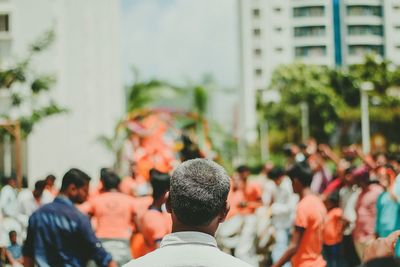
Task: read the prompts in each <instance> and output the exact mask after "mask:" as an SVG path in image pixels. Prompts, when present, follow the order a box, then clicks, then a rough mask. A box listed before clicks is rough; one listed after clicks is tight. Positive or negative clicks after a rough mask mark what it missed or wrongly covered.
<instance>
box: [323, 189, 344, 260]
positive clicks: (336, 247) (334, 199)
mask: <svg viewBox="0 0 400 267" xmlns="http://www.w3.org/2000/svg"><path fill="white" fill-rule="evenodd" d="M325 207H326V209H327V210H328V218H327V219H326V222H325V228H324V257H325V260H326V261H327V263H328V267H340V266H343V263H342V253H341V252H342V240H343V219H342V217H343V211H342V209H341V208H339V191H335V192H333V193H331V194H330V195H329V196H328V198H327V199H326V200H325Z"/></svg>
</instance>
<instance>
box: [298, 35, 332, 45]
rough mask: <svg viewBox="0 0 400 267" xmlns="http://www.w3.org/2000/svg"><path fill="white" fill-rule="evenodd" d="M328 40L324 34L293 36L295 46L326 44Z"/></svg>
mask: <svg viewBox="0 0 400 267" xmlns="http://www.w3.org/2000/svg"><path fill="white" fill-rule="evenodd" d="M330 41H331V40H330V39H329V38H326V36H305V37H294V45H295V46H326V45H328V43H329V42H330Z"/></svg>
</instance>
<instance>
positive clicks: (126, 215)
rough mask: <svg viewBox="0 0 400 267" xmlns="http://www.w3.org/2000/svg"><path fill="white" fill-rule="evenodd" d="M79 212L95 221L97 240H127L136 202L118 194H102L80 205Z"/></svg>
mask: <svg viewBox="0 0 400 267" xmlns="http://www.w3.org/2000/svg"><path fill="white" fill-rule="evenodd" d="M79 208H80V210H81V211H82V212H84V213H88V214H92V216H93V218H94V219H95V220H96V223H97V227H96V236H97V237H98V238H114V239H129V238H130V237H131V235H132V231H133V229H134V224H133V218H134V216H135V215H136V202H135V199H134V198H133V197H131V196H127V195H125V194H122V193H120V192H104V193H102V194H100V195H98V196H97V197H93V198H92V199H90V200H89V201H87V202H86V203H84V204H82V205H81V206H80V207H79Z"/></svg>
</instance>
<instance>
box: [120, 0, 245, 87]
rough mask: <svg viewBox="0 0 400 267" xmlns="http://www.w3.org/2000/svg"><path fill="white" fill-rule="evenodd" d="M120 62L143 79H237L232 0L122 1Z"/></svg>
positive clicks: (227, 82)
mask: <svg viewBox="0 0 400 267" xmlns="http://www.w3.org/2000/svg"><path fill="white" fill-rule="evenodd" d="M122 3H123V5H122V6H123V11H122V15H123V21H122V27H123V32H122V33H123V36H122V38H123V39H122V42H123V63H124V78H125V81H127V80H128V78H129V77H130V67H131V66H135V67H137V68H138V69H139V71H140V74H141V77H142V78H151V77H157V78H162V79H167V80H169V81H173V82H185V81H186V80H187V79H189V80H192V81H199V80H200V79H201V78H202V77H203V76H204V74H208V73H211V74H212V75H213V76H214V78H215V79H216V81H217V82H219V83H220V84H222V85H225V86H230V87H231V86H232V87H233V86H236V85H237V81H238V77H237V76H238V75H237V74H238V54H237V42H238V39H237V16H236V14H237V11H236V1H235V0H175V1H166V0H152V1H149V0H135V2H133V4H132V0H123V1H122Z"/></svg>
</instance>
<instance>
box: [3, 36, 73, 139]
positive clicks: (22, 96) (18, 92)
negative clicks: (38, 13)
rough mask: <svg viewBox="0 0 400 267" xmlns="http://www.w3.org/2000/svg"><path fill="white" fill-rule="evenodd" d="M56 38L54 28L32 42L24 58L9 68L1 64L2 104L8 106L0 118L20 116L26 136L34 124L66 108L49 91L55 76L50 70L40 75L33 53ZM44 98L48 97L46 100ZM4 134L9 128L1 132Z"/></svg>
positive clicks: (11, 118) (8, 118) (17, 118)
mask: <svg viewBox="0 0 400 267" xmlns="http://www.w3.org/2000/svg"><path fill="white" fill-rule="evenodd" d="M54 39H55V35H54V32H53V31H48V32H46V33H44V34H43V36H41V37H40V38H39V39H37V40H36V41H35V42H34V43H33V44H32V45H31V46H30V48H29V51H28V55H27V56H26V58H25V59H23V60H21V61H19V62H17V63H15V64H14V65H13V66H11V67H8V68H1V67H0V91H3V99H2V101H3V105H4V106H3V107H6V110H4V111H3V112H1V114H0V118H1V119H5V120H19V121H20V123H21V129H22V135H23V137H27V136H28V135H29V133H31V131H32V130H33V128H34V125H36V124H37V123H39V122H40V121H42V120H43V119H45V118H47V117H49V116H53V115H56V114H59V113H62V112H65V111H66V110H65V109H64V108H61V107H59V106H58V105H57V104H56V103H55V101H54V100H53V99H52V98H51V96H50V94H49V91H50V90H51V88H52V87H53V86H54V83H55V82H56V79H55V77H54V76H53V75H47V74H46V75H37V74H36V73H35V71H34V70H33V69H34V66H32V60H33V59H34V57H36V56H38V55H39V54H40V53H42V52H44V51H45V50H46V49H47V48H49V47H50V46H51V44H52V43H53V41H54ZM0 61H1V59H0ZM4 95H5V97H4ZM44 98H45V99H46V101H43V99H44ZM22 110H25V111H24V112H23V111H22ZM26 110H29V112H26ZM4 134H7V132H6V131H1V132H0V135H4Z"/></svg>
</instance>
